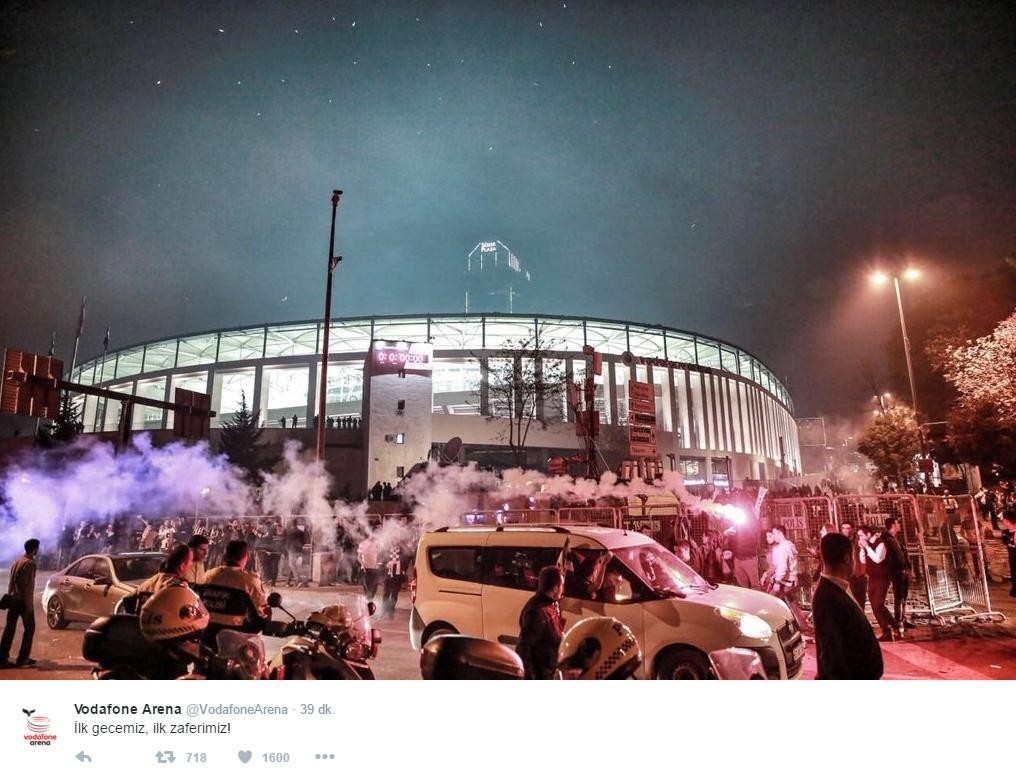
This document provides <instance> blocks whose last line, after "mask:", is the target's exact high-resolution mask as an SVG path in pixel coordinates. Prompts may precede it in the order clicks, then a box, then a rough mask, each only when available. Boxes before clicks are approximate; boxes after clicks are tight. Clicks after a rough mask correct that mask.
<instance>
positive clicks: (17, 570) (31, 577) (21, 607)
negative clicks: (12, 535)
mask: <svg viewBox="0 0 1016 781" xmlns="http://www.w3.org/2000/svg"><path fill="white" fill-rule="evenodd" d="M38 552H39V541H38V540H36V539H31V540H28V541H27V542H26V543H25V555H24V556H22V557H21V558H19V559H18V560H17V561H15V562H14V564H13V565H11V578H10V583H9V584H8V586H7V594H8V600H9V604H8V606H7V624H6V625H5V626H4V634H3V639H2V640H0V667H31V666H32V665H33V664H35V659H33V658H32V657H31V656H30V654H31V653H32V638H33V637H34V636H35V555H36V554H37V553H38ZM19 618H20V619H21V627H22V633H21V649H20V650H19V651H18V658H17V660H16V661H15V662H14V663H13V664H11V661H10V659H8V658H7V655H8V654H9V653H10V652H11V645H12V644H13V643H14V630H15V629H17V626H18V619H19Z"/></svg>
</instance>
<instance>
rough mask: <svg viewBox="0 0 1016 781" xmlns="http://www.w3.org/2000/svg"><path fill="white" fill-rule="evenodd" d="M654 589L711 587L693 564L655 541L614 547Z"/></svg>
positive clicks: (619, 556) (683, 589) (615, 551)
mask: <svg viewBox="0 0 1016 781" xmlns="http://www.w3.org/2000/svg"><path fill="white" fill-rule="evenodd" d="M611 553H613V554H614V555H615V556H616V557H617V558H619V559H620V560H621V561H623V562H624V563H625V565H626V566H627V567H628V569H630V570H631V571H632V572H634V573H635V574H636V575H637V576H638V577H639V578H641V579H642V581H643V582H644V583H645V584H646V585H647V586H649V588H651V589H652V590H653V591H671V592H678V593H683V592H685V591H689V590H695V591H708V590H709V589H710V588H711V587H710V585H709V584H708V583H707V582H706V581H705V580H703V579H702V577H700V576H699V575H698V573H696V572H695V570H693V569H692V568H691V567H689V566H688V565H687V564H685V563H684V562H683V561H681V560H680V559H679V558H678V557H677V556H675V555H674V554H673V553H671V552H670V551H668V550H667V549H666V548H664V547H663V546H662V545H658V544H656V543H655V542H654V543H650V544H648V545H636V546H634V547H631V548H617V549H614V550H612V551H611Z"/></svg>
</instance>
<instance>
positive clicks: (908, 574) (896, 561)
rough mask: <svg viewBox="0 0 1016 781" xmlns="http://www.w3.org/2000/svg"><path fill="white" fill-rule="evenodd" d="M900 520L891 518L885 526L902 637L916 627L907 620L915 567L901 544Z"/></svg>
mask: <svg viewBox="0 0 1016 781" xmlns="http://www.w3.org/2000/svg"><path fill="white" fill-rule="evenodd" d="M900 528H901V527H900V520H899V518H890V519H889V520H888V521H886V524H885V531H886V533H885V535H884V536H883V539H884V540H885V545H886V549H887V550H888V551H889V555H888V557H887V559H888V561H889V562H890V564H889V578H890V580H891V581H892V586H893V618H895V619H896V625H897V626H898V627H899V632H900V637H902V636H903V633H904V630H905V629H913V628H914V625H913V624H911V623H910V622H909V621H908V620H907V595H908V594H909V593H910V582H911V580H912V579H913V565H911V563H910V558H909V557H908V556H907V552H906V550H904V548H903V544H902V543H901V542H900V539H899V537H900Z"/></svg>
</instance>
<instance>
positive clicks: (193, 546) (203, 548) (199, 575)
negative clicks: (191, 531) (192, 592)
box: [185, 534, 211, 585]
mask: <svg viewBox="0 0 1016 781" xmlns="http://www.w3.org/2000/svg"><path fill="white" fill-rule="evenodd" d="M187 547H188V548H190V551H191V561H190V566H189V567H188V568H187V572H186V573H185V576H186V579H187V582H188V583H190V584H192V585H194V584H198V583H204V582H205V562H206V561H207V560H208V551H209V549H210V547H211V545H210V543H209V541H208V538H207V537H206V536H205V535H203V534H195V535H194V536H193V537H191V538H190V540H188V541H187Z"/></svg>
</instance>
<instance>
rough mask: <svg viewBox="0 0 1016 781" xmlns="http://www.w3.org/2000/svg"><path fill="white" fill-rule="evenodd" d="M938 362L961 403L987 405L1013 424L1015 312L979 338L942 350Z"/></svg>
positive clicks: (1015, 418) (1015, 398)
mask: <svg viewBox="0 0 1016 781" xmlns="http://www.w3.org/2000/svg"><path fill="white" fill-rule="evenodd" d="M941 352H942V354H940V356H939V363H940V365H941V366H942V368H943V369H944V373H945V378H946V379H947V380H949V382H950V383H951V384H952V385H953V386H954V387H955V388H956V392H957V393H958V394H959V397H960V403H961V404H968V405H984V404H990V405H992V406H993V407H994V408H995V410H996V411H997V414H998V416H999V417H1000V418H1001V419H1002V420H1011V421H1013V422H1016V311H1014V312H1013V313H1012V314H1011V315H1009V317H1007V318H1006V319H1005V320H1003V321H1002V322H1001V323H999V324H998V325H997V326H996V327H995V330H993V331H992V332H991V333H990V334H988V335H987V336H982V337H981V338H979V339H968V340H966V341H965V342H964V343H962V344H958V345H947V346H945V347H944V349H942V351H941Z"/></svg>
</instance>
